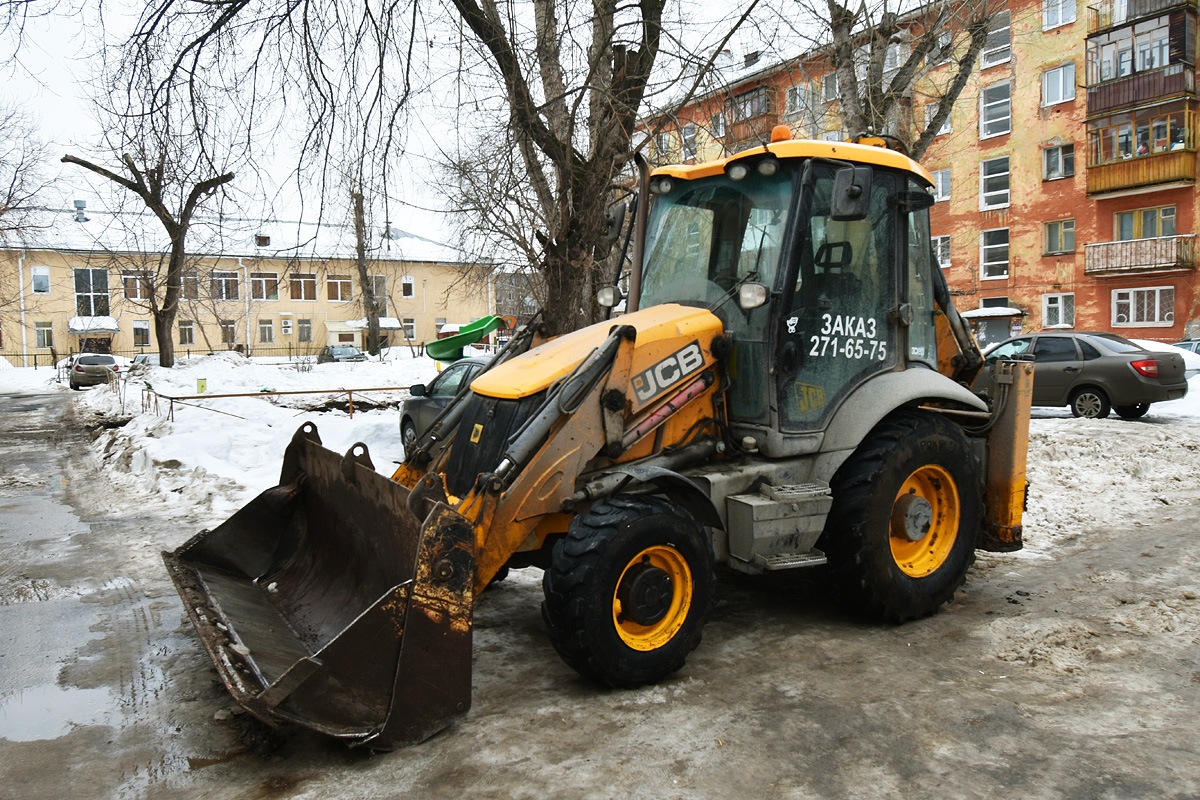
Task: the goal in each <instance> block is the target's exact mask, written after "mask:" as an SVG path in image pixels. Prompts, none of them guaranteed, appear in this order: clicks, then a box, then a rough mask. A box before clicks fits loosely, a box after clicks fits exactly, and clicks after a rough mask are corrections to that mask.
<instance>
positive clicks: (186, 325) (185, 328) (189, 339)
mask: <svg viewBox="0 0 1200 800" xmlns="http://www.w3.org/2000/svg"><path fill="white" fill-rule="evenodd" d="M179 343H180V344H195V343H196V323H194V322H189V321H185V322H180V323H179Z"/></svg>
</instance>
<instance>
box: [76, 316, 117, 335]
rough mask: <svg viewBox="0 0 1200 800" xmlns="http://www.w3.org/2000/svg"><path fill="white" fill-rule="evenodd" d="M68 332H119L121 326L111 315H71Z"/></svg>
mask: <svg viewBox="0 0 1200 800" xmlns="http://www.w3.org/2000/svg"><path fill="white" fill-rule="evenodd" d="M67 332H68V333H120V332H121V326H120V325H118V324H117V321H116V320H115V319H114V318H112V317H71V318H70V319H69V320H67Z"/></svg>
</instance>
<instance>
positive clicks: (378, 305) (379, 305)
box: [370, 275, 403, 317]
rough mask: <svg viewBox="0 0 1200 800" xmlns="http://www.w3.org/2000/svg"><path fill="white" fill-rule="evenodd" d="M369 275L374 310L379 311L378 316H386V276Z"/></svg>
mask: <svg viewBox="0 0 1200 800" xmlns="http://www.w3.org/2000/svg"><path fill="white" fill-rule="evenodd" d="M370 277H371V294H373V295H374V296H375V310H376V311H378V312H379V316H381V317H383V316H386V315H387V311H388V295H387V276H386V275H372V276H370ZM401 291H403V290H401Z"/></svg>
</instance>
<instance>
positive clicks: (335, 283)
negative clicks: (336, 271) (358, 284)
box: [325, 275, 353, 303]
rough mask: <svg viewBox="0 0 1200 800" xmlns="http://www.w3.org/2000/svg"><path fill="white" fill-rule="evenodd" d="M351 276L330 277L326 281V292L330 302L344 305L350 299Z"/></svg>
mask: <svg viewBox="0 0 1200 800" xmlns="http://www.w3.org/2000/svg"><path fill="white" fill-rule="evenodd" d="M352 286H353V284H352V283H351V282H350V276H349V275H330V276H329V277H328V278H326V279H325V290H326V292H328V294H329V299H330V300H335V301H337V302H341V303H344V302H346V301H347V300H349V299H350V294H351V288H352Z"/></svg>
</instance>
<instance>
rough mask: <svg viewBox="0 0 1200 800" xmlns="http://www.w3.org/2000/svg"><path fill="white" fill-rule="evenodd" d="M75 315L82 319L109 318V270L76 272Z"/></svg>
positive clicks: (82, 270) (79, 270) (81, 270)
mask: <svg viewBox="0 0 1200 800" xmlns="http://www.w3.org/2000/svg"><path fill="white" fill-rule="evenodd" d="M75 313H76V314H78V315H79V316H81V317H107V316H108V270H103V269H86V268H85V269H77V270H75Z"/></svg>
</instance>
